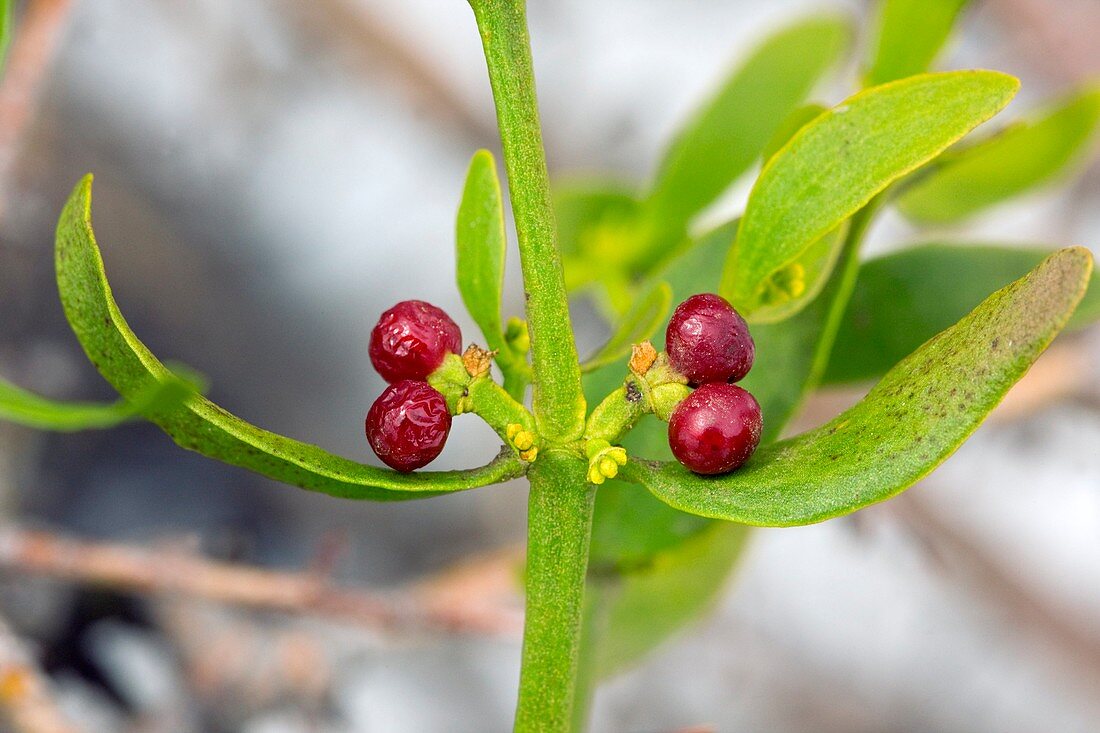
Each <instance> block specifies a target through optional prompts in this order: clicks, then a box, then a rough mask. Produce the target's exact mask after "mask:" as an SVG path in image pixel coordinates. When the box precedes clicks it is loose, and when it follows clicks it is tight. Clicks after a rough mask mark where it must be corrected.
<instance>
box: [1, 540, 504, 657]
mask: <svg viewBox="0 0 1100 733" xmlns="http://www.w3.org/2000/svg"><path fill="white" fill-rule="evenodd" d="M0 569H6V570H8V571H11V572H16V573H21V574H36V575H46V576H49V577H53V578H61V579H66V580H73V581H78V582H81V583H90V584H94V585H102V586H107V587H110V588H113V589H117V590H120V591H127V592H131V593H141V594H151V595H178V596H185V597H189V598H197V599H203V600H207V601H214V602H217V603H222V604H228V605H234V606H243V607H247V608H253V609H266V610H274V611H282V612H286V613H291V614H304V615H312V616H318V617H322V618H326V619H329V620H333V621H339V622H344V623H351V624H357V625H363V626H367V627H370V628H372V629H378V630H385V631H393V632H396V631H412V630H431V631H438V632H445V633H454V634H487V635H494V636H495V635H503V636H511V635H517V634H518V633H519V630H520V629H521V628H522V625H523V618H522V612H521V610H520V609H519V608H518V606H516V607H511V608H509V607H507V606H505V605H504V604H502V603H501V602H500V601H499V599H494V600H492V601H486V600H484V599H483V598H479V597H477V596H476V595H467V596H466V597H458V596H456V595H454V594H446V595H440V594H432V593H424V592H416V593H413V592H407V591H402V592H385V593H382V592H374V591H365V590H359V589H353V588H341V587H337V586H334V585H333V584H332V583H331V581H330V580H329V579H328V578H326V577H324V576H321V575H318V574H315V573H293V572H278V571H271V570H262V569H259V568H255V567H251V566H247V565H241V564H235V563H226V562H219V561H215V560H209V559H206V558H200V557H196V556H194V555H193V554H190V553H187V552H183V551H181V550H180V549H179V548H139V547H133V546H129V545H123V544H114V543H106V542H86V541H81V540H77V539H73V538H68V537H62V536H59V535H55V534H52V533H49V532H42V531H32V530H27V529H23V528H20V527H15V526H4V527H0Z"/></svg>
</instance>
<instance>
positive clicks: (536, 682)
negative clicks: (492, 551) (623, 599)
mask: <svg viewBox="0 0 1100 733" xmlns="http://www.w3.org/2000/svg"><path fill="white" fill-rule="evenodd" d="M585 467H586V464H585V462H584V460H582V459H580V458H578V457H576V456H575V455H573V454H571V453H568V452H565V451H560V450H559V451H555V450H550V451H547V452H545V453H540V454H539V458H538V460H537V461H535V462H534V463H533V464H531V469H530V471H529V472H528V474H527V475H528V478H529V480H530V481H531V494H530V497H529V499H528V509H527V527H528V530H527V610H526V614H527V620H526V625H525V627H524V630H523V666H522V670H521V672H520V680H519V702H518V704H517V706H516V725H515V730H516V731H517V733H520V732H522V733H528V732H530V731H538V732H539V733H567V731H569V730H570V726H571V725H572V719H573V694H574V685H575V679H576V676H577V668H578V653H579V648H580V632H581V611H582V608H583V601H584V579H585V573H586V571H587V568H588V541H589V537H590V535H591V529H592V507H593V503H594V499H595V491H594V489H593V487H591V486H589V485H587V484H586V483H585V479H584V475H585Z"/></svg>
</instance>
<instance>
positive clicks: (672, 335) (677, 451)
mask: <svg viewBox="0 0 1100 733" xmlns="http://www.w3.org/2000/svg"><path fill="white" fill-rule="evenodd" d="M665 350H666V352H667V353H668V360H669V363H670V364H671V365H672V367H673V368H674V369H675V370H676V371H678V372H680V374H682V375H683V376H685V377H687V380H688V383H689V384H692V385H695V386H697V389H695V391H694V392H692V393H691V394H690V395H688V396H687V397H685V398H684V400H683V401H682V402H680V404H679V405H677V406H676V409H675V410H673V412H672V416H671V417H670V418H669V421H668V444H669V446H670V447H671V448H672V454H673V455H674V456H676V459H677V460H679V461H680V463H682V464H684V466H686V467H687V468H688V469H690V470H692V471H694V472H695V473H702V474H717V473H726V472H727V471H732V470H733V469H735V468H737V467H738V466H740V465H741V464H743V463H744V462H745V461H747V460H748V459H749V456H751V455H752V454H753V451H755V450H756V446H757V445H759V443H760V431H761V429H762V428H763V419H762V418H761V415H760V405H759V403H757V401H756V398H754V397H753V396H752V395H751V394H749V393H748V392H747V391H745V390H744V389H742V388H741V387H738V386H737V385H735V384H733V382H737V381H740V380H741V379H743V378H744V377H745V375H746V374H748V373H749V370H750V369H751V368H752V362H753V359H754V358H755V356H756V346H755V344H753V340H752V336H751V335H749V327H748V324H746V323H745V320H744V319H743V318H742V317H741V315H740V314H739V313H738V312H737V311H736V310H734V307H733V306H732V305H730V304H729V303H728V302H727V301H726V299H725V298H722V297H721V296H718V295H714V294H712V293H702V294H700V295H693V296H691V297H690V298H688V299H687V300H685V301H684V302H683V303H681V304H680V305H679V306H677V307H676V311H675V312H674V313H673V314H672V318H671V319H670V320H669V322H668V330H667V331H666V332H665Z"/></svg>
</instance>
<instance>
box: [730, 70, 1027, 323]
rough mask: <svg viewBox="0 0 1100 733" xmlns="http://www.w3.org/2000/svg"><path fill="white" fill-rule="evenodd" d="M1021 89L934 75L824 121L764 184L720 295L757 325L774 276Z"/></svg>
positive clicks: (879, 92) (1007, 80)
mask: <svg viewBox="0 0 1100 733" xmlns="http://www.w3.org/2000/svg"><path fill="white" fill-rule="evenodd" d="M1018 86H1019V82H1018V81H1017V80H1016V79H1014V78H1012V77H1010V76H1006V75H1004V74H999V73H997V72H991V71H958V72H950V73H944V74H925V75H922V76H915V77H911V78H909V79H903V80H902V81H897V82H892V83H890V84H885V85H883V86H879V87H874V88H872V89H869V90H867V91H864V92H860V93H859V94H856V95H855V96H853V97H851V98H849V99H848V100H847V101H845V102H844V103H843V104H841V105H840V106H838V107H836V108H834V109H832V110H830V111H828V112H826V113H824V114H822V115H820V116H818V117H817V118H816V119H814V120H813V121H811V122H810V123H809V124H808V125H806V126H805V127H803V128H802V130H801V131H800V132H799V133H798V134H797V135H795V136H794V138H792V139H791V141H790V142H789V143H787V145H785V146H784V147H783V148H782V149H781V150H780V151H779V152H778V153H776V154H775V156H774V157H773V158H772V159H771V160H770V161H769V162H768V164H767V165H766V166H765V167H764V170H763V172H761V174H760V178H759V179H757V182H756V185H755V186H754V187H753V190H752V192H751V194H750V195H749V201H748V204H747V206H746V209H745V215H744V217H743V219H742V221H741V227H740V230H739V232H738V235H737V240H736V242H735V243H734V246H733V248H732V249H731V250H730V253H729V257H728V258H727V260H726V266H725V270H724V272H723V277H722V288H721V291H720V292H721V294H722V295H724V296H725V297H726V298H728V299H729V300H730V301H731V302H732V303H733V304H734V306H736V307H737V308H738V309H739V310H740V311H741V312H742V314H743V315H745V316H746V317H748V318H749V319H750V320H751V318H752V315H753V313H754V312H755V311H756V310H758V309H759V308H760V307H761V306H762V305H764V302H763V299H764V297H765V296H766V295H767V294H768V293H769V291H770V287H769V281H770V279H771V278H772V277H773V276H774V275H777V274H781V271H782V269H783V268H784V267H785V266H786V265H787V264H789V263H791V262H793V261H795V260H796V259H797V258H798V257H799V256H800V255H801V254H802V253H803V252H804V251H805V250H806V248H807V247H809V246H810V245H811V244H813V243H814V242H815V241H817V240H818V239H819V238H820V237H822V236H824V235H825V233H826V232H829V231H830V230H832V229H834V228H836V227H837V226H838V225H839V224H840V223H841V222H843V221H844V220H845V219H847V218H848V217H849V216H851V215H852V214H853V213H855V212H856V211H857V210H858V209H859V208H860V207H862V206H863V205H864V204H866V203H867V202H868V201H869V200H870V199H871V197H872V196H874V195H875V194H876V193H878V192H879V191H881V190H883V189H884V188H885V187H886V186H888V185H889V184H890V183H891V182H892V181H894V180H896V179H897V178H899V177H901V176H903V175H905V174H906V173H908V172H909V171H912V170H913V169H915V168H917V167H918V166H920V165H922V164H923V163H925V162H927V161H928V160H930V159H931V158H933V157H934V156H935V155H937V154H938V153H940V152H941V151H942V150H944V148H946V147H947V146H948V145H950V144H951V143H953V142H955V141H956V140H958V139H959V138H960V137H962V136H963V135H965V134H966V133H967V132H969V131H970V130H971V129H973V128H974V127H975V126H977V125H978V124H980V123H981V122H983V121H985V120H987V119H989V118H990V117H992V116H993V115H994V114H996V112H997V111H998V110H1000V109H1001V108H1002V107H1004V105H1005V104H1007V103H1008V101H1009V100H1010V99H1011V98H1012V96H1013V94H1015V92H1016V89H1017V88H1018Z"/></svg>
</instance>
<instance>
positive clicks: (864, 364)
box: [824, 244, 1100, 384]
mask: <svg viewBox="0 0 1100 733" xmlns="http://www.w3.org/2000/svg"><path fill="white" fill-rule="evenodd" d="M1050 252H1051V251H1050V250H1049V249H1033V248H1028V249H1022V248H1019V247H997V246H981V245H959V244H922V245H918V246H914V247H910V248H907V249H904V250H902V251H900V252H896V253H893V254H889V255H886V256H883V257H877V258H875V259H872V260H869V261H867V262H865V263H864V264H863V266H862V267H861V268H860V271H859V279H858V280H857V281H856V288H855V292H853V293H852V299H851V301H850V302H849V303H848V309H847V311H846V312H845V314H844V320H843V322H842V324H841V327H840V331H839V332H838V334H837V340H836V348H835V349H834V351H833V356H834V358H833V359H831V360H830V361H829V367H828V369H827V371H826V373H825V376H824V381H825V382H826V383H832V384H836V383H844V382H858V381H861V380H869V379H876V378H878V377H881V376H882V375H883V374H885V373H886V372H887V371H888V370H889V369H890V367H892V366H894V364H897V363H898V362H899V361H900V360H901V359H903V358H905V356H906V355H907V354H909V353H911V352H912V351H914V350H915V349H916V348H917V347H918V346H920V345H921V344H923V343H924V342H925V341H927V340H928V339H930V338H932V337H933V336H935V335H936V334H937V333H939V332H940V331H942V330H944V329H945V328H947V327H948V326H950V325H951V324H952V323H954V322H955V321H957V320H959V319H960V318H962V317H963V316H964V315H966V314H967V313H969V312H970V310H972V309H973V308H974V307H975V306H976V305H978V303H980V302H981V301H982V298H983V297H984V296H985V295H986V294H987V293H990V292H992V291H994V290H997V289H998V288H1002V287H1004V286H1005V285H1007V284H1008V283H1010V282H1012V281H1013V280H1016V279H1017V278H1020V277H1022V276H1023V275H1025V274H1026V273H1027V272H1028V271H1029V270H1031V269H1032V268H1033V267H1035V266H1036V265H1038V264H1039V263H1040V262H1041V261H1042V260H1043V259H1045V258H1046V257H1047V256H1049V255H1050ZM1098 281H1100V276H1098V275H1096V274H1095V273H1094V274H1093V277H1092V287H1090V288H1089V290H1088V292H1087V293H1086V294H1085V297H1084V299H1083V300H1082V301H1081V304H1080V305H1079V306H1078V307H1077V310H1076V311H1075V312H1074V314H1073V318H1071V319H1070V321H1069V324H1068V325H1067V328H1068V329H1074V328H1080V327H1082V326H1085V325H1087V324H1089V323H1091V322H1093V321H1095V320H1096V319H1097V318H1100V283H1098Z"/></svg>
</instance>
